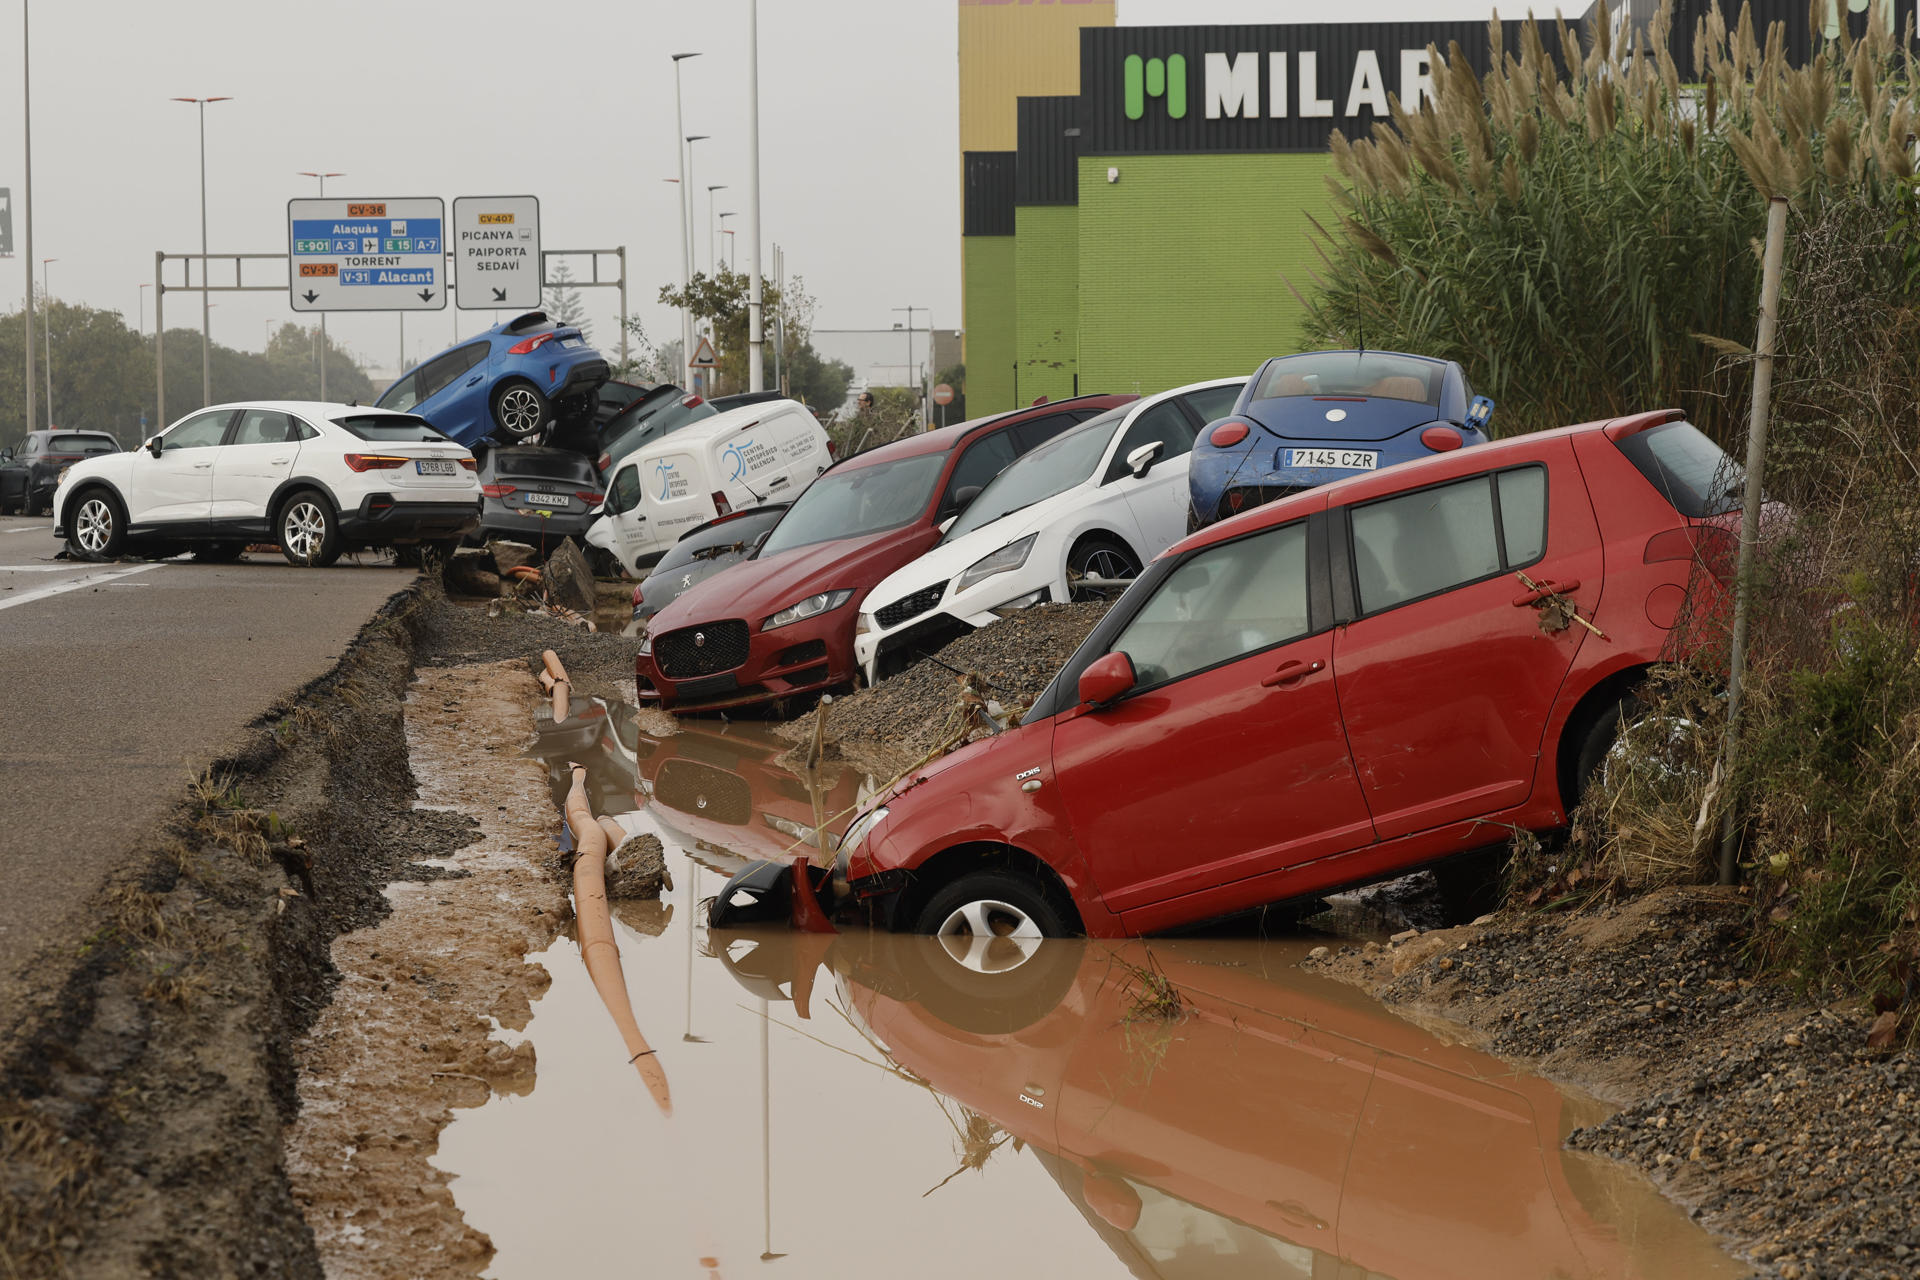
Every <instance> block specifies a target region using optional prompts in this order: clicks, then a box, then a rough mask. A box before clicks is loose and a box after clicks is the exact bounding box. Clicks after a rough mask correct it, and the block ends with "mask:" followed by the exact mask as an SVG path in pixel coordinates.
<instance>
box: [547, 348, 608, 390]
mask: <svg viewBox="0 0 1920 1280" xmlns="http://www.w3.org/2000/svg"><path fill="white" fill-rule="evenodd" d="M612 372H613V371H612V370H611V369H609V368H608V367H607V362H606V361H605V360H602V359H600V358H599V357H598V356H594V357H591V358H589V359H586V360H580V361H577V362H576V363H574V364H572V365H570V366H568V367H567V368H565V369H562V370H560V371H559V373H558V374H557V375H556V376H557V378H558V381H556V382H555V383H553V384H552V385H551V386H550V387H549V389H548V391H547V395H548V396H549V397H550V398H552V399H555V400H560V399H564V398H566V397H568V396H577V395H583V394H585V393H586V392H589V391H598V390H599V389H600V384H601V383H603V382H605V381H606V380H607V379H608V377H610V376H611V375H612Z"/></svg>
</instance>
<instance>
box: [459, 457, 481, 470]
mask: <svg viewBox="0 0 1920 1280" xmlns="http://www.w3.org/2000/svg"><path fill="white" fill-rule="evenodd" d="M459 463H460V465H461V466H463V467H465V468H466V469H467V470H469V471H478V470H479V469H480V464H479V463H478V462H476V461H474V460H473V459H472V458H461V459H459Z"/></svg>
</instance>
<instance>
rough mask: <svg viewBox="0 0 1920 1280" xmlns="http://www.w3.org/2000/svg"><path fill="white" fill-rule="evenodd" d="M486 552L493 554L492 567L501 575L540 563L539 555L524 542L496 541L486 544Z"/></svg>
mask: <svg viewBox="0 0 1920 1280" xmlns="http://www.w3.org/2000/svg"><path fill="white" fill-rule="evenodd" d="M487 550H488V551H489V552H491V553H492V554H493V567H494V568H495V569H497V570H498V571H499V572H501V573H505V572H506V571H507V570H509V569H518V568H521V567H522V566H526V565H532V566H536V567H537V566H538V565H539V563H540V553H539V552H538V551H535V550H534V549H533V548H532V547H530V546H528V545H527V544H526V543H524V542H507V541H505V540H496V541H493V542H489V543H488V544H487Z"/></svg>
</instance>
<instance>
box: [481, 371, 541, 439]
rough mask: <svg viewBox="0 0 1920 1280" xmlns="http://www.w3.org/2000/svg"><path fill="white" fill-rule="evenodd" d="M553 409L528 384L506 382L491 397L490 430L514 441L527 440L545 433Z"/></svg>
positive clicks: (533, 387) (535, 389) (529, 383)
mask: <svg viewBox="0 0 1920 1280" xmlns="http://www.w3.org/2000/svg"><path fill="white" fill-rule="evenodd" d="M552 419H553V406H552V405H551V404H550V403H548V401H547V398H546V397H545V396H543V395H541V394H540V389H539V388H538V387H536V386H534V385H533V384H532V383H531V382H509V383H507V384H506V385H504V386H502V387H501V388H500V389H499V390H498V391H496V392H494V393H493V426H494V429H495V430H496V431H498V432H500V434H502V435H504V436H508V437H510V438H511V439H514V440H530V439H532V438H533V437H534V436H537V435H539V434H540V433H541V432H542V431H544V430H546V427H547V424H548V423H549V422H550V421H552Z"/></svg>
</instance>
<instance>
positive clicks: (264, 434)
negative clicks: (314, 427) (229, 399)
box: [233, 409, 300, 444]
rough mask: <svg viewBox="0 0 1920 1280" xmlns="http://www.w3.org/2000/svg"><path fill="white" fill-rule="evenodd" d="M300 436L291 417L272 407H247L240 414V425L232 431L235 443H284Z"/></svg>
mask: <svg viewBox="0 0 1920 1280" xmlns="http://www.w3.org/2000/svg"><path fill="white" fill-rule="evenodd" d="M299 438H300V437H299V435H298V434H297V433H295V431H294V429H293V419H292V418H289V417H288V416H287V415H286V414H284V413H276V412H275V411H274V410H272V409H248V410H246V411H245V412H243V413H242V414H241V415H240V427H239V429H238V430H236V431H235V432H234V433H233V442H234V443H235V444H286V443H288V442H289V441H292V440H298V439H299Z"/></svg>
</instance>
